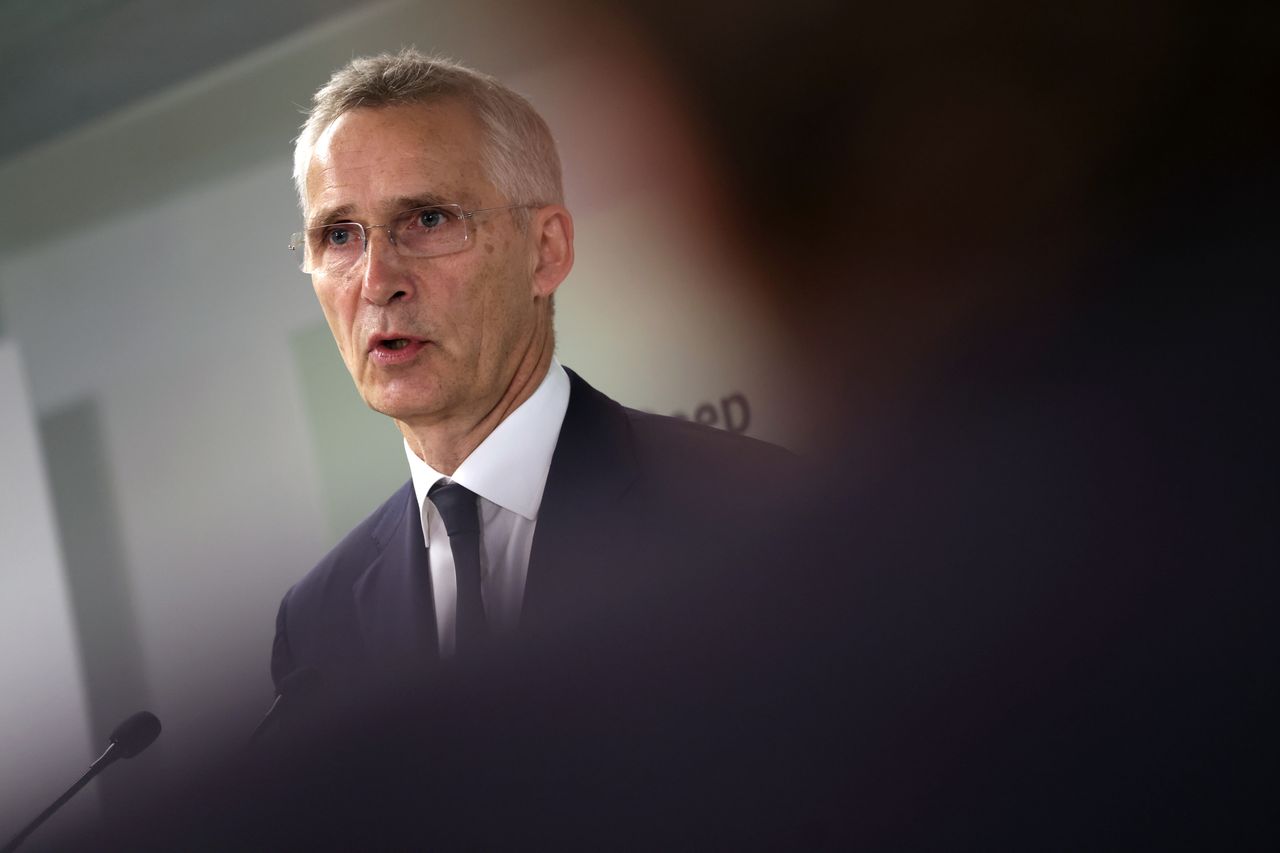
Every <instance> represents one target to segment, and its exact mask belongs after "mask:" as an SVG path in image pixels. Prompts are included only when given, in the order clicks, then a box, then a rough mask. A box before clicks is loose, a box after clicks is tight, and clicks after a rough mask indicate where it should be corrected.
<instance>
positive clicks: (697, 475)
mask: <svg viewBox="0 0 1280 853" xmlns="http://www.w3.org/2000/svg"><path fill="white" fill-rule="evenodd" d="M623 411H624V412H625V414H626V417H627V421H628V423H629V424H630V427H631V433H632V436H633V443H634V446H635V453H636V458H637V462H638V463H639V466H640V469H641V471H643V472H645V473H646V475H647V478H648V480H649V481H650V483H651V484H656V485H657V487H658V488H660V489H664V490H666V489H669V487H671V486H673V485H676V484H678V487H679V488H680V489H681V491H682V492H683V493H684V494H685V495H686V496H687V497H688V498H689V499H690V500H698V499H708V500H714V501H721V502H723V501H730V502H737V501H738V500H745V499H747V498H748V496H749V495H751V494H754V493H757V492H758V491H759V490H760V489H761V488H762V487H763V486H765V485H766V484H770V483H774V484H782V483H788V482H790V481H792V480H794V479H796V477H797V476H798V472H799V459H798V457H796V455H795V454H793V453H792V452H791V451H789V450H786V449H784V448H782V447H779V446H777V445H775V444H769V443H768V442H765V441H760V440H759V439H755V438H750V437H748V436H745V435H740V434H735V433H730V432H726V431H724V430H721V429H716V428H715V427H710V426H707V425H705V424H699V423H693V422H691V421H686V420H682V419H680V418H674V417H669V416H666V415H655V414H651V413H649V412H641V411H637V410H635V409H628V408H625V407H624V408H623Z"/></svg>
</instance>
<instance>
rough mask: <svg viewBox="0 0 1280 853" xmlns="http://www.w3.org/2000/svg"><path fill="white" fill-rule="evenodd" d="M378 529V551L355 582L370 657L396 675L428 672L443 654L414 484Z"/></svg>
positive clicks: (362, 632)
mask: <svg viewBox="0 0 1280 853" xmlns="http://www.w3.org/2000/svg"><path fill="white" fill-rule="evenodd" d="M397 499H398V500H397V501H395V502H394V503H397V504H399V509H398V510H393V511H390V512H388V513H387V515H386V517H385V518H384V519H383V521H382V522H381V523H380V524H379V525H378V526H377V527H376V528H374V532H373V538H374V541H375V544H376V546H377V548H378V555H377V557H375V558H374V560H373V562H371V563H370V564H369V567H368V568H367V569H366V570H365V571H364V573H363V574H361V575H360V577H359V578H358V579H357V580H356V582H355V584H354V586H353V594H354V598H355V605H356V613H357V616H358V619H359V622H360V630H361V634H362V636H363V639H364V644H365V648H366V650H367V652H368V656H369V659H370V660H371V661H374V662H376V663H375V665H377V666H379V667H381V668H383V669H386V670H389V671H390V673H391V674H403V673H405V672H406V671H407V672H414V671H416V672H424V671H425V670H426V669H427V668H428V667H429V666H430V665H431V664H432V663H434V662H435V661H436V660H438V658H439V651H438V648H437V639H436V620H435V606H434V604H433V601H432V595H431V571H430V568H429V565H428V562H427V549H426V547H425V546H424V545H423V540H422V517H421V513H420V512H419V510H418V506H417V498H416V497H415V495H414V491H413V484H412V483H411V482H410V483H408V484H406V485H405V487H404V488H402V489H401V490H400V492H399V493H397Z"/></svg>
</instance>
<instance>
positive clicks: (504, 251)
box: [306, 100, 550, 426]
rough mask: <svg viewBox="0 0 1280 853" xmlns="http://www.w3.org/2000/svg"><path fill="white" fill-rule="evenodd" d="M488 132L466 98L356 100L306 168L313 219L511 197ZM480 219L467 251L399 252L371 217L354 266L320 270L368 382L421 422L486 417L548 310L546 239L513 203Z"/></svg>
mask: <svg viewBox="0 0 1280 853" xmlns="http://www.w3.org/2000/svg"><path fill="white" fill-rule="evenodd" d="M482 144H483V131H482V129H481V126H480V124H479V122H478V121H477V120H476V119H475V117H474V116H473V115H472V113H471V111H470V110H469V109H468V108H467V107H465V106H464V105H462V104H460V103H457V102H455V101H448V100H444V101H439V102H434V103H430V104H412V105H405V106H394V107H380V108H367V109H357V110H354V111H352V112H349V113H346V114H344V115H343V116H341V117H340V118H338V120H337V121H335V122H334V123H333V124H332V125H330V126H329V128H328V129H327V130H326V131H325V132H324V133H323V134H322V135H321V136H320V138H319V140H318V141H317V144H316V148H315V153H314V154H313V155H312V158H311V164H310V166H309V168H308V169H307V180H306V194H307V224H308V225H321V224H326V223H329V222H335V221H351V222H359V223H361V224H363V225H365V226H368V225H371V224H374V225H376V224H381V223H386V222H390V221H391V220H392V218H393V217H394V216H395V215H396V214H397V213H399V212H401V211H403V210H407V209H409V208H413V207H419V206H423V205H429V204H434V203H457V204H460V205H461V206H462V208H463V209H464V210H474V209H478V208H487V207H497V206H501V205H505V204H509V203H511V201H513V200H512V199H506V198H503V197H502V196H501V195H499V193H498V191H497V190H496V189H495V188H494V187H493V185H492V183H490V181H489V179H488V177H487V176H486V175H485V173H484V170H483V168H482V167H481V162H480V155H481V150H482ZM471 225H472V240H471V242H470V243H469V244H468V245H467V246H466V247H465V248H464V249H463V250H462V251H460V252H456V253H454V254H450V255H443V256H440V257H434V258H405V257H401V256H400V255H399V254H398V252H397V249H396V247H395V246H393V245H391V244H390V243H389V242H388V239H387V232H386V231H385V230H384V229H380V228H379V229H368V240H369V242H368V246H367V248H366V251H365V255H364V257H363V258H362V259H361V260H360V261H359V262H358V263H357V264H356V266H355V267H354V268H353V269H352V270H351V271H350V272H349V273H347V274H346V275H345V276H339V277H334V276H332V275H325V274H323V273H321V274H318V275H313V276H312V284H313V285H314V287H315V291H316V296H317V297H318V298H319V300H320V305H321V307H322V308H323V309H324V314H325V318H326V319H327V320H328V321H329V328H330V329H331V330H332V331H333V337H334V340H336V341H337V344H338V349H339V350H340V351H341V353H342V358H343V360H344V361H345V362H346V365H347V369H348V370H349V371H350V372H351V377H352V379H354V380H355V383H356V388H357V389H358V390H359V391H360V394H361V396H362V397H364V400H365V402H366V403H368V405H369V406H370V408H373V409H375V410H377V411H379V412H382V413H384V414H386V415H389V416H391V417H393V418H395V419H396V420H398V421H401V422H403V423H406V424H409V425H412V426H431V425H433V424H438V423H443V422H446V421H448V420H450V419H459V418H460V419H464V420H465V419H470V420H473V421H478V420H479V419H480V418H483V417H484V416H485V415H486V414H487V413H488V412H489V411H490V410H492V409H493V408H494V407H495V406H496V405H497V403H498V401H499V400H500V399H501V398H502V396H503V394H504V392H506V390H507V388H508V386H509V385H510V383H511V380H512V377H513V375H514V374H515V373H516V370H517V368H519V367H520V365H521V362H522V359H527V358H528V357H529V352H530V350H531V348H532V347H533V346H534V342H535V339H536V338H537V337H538V335H539V334H542V333H543V331H544V327H543V325H542V324H549V322H550V311H549V310H548V308H547V305H546V298H545V297H543V298H541V299H537V298H535V292H534V287H533V284H532V277H533V270H534V267H535V266H536V255H537V252H536V248H535V247H533V246H532V244H531V240H530V238H529V237H528V236H527V235H526V234H524V233H522V232H521V230H520V229H519V227H518V226H517V225H516V222H515V219H514V218H513V213H512V212H511V211H494V212H492V213H486V214H481V215H480V216H478V217H476V218H475V219H474V220H472V223H471ZM405 340H407V341H408V343H407V344H404V343H403V341H405Z"/></svg>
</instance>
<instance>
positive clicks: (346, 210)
mask: <svg viewBox="0 0 1280 853" xmlns="http://www.w3.org/2000/svg"><path fill="white" fill-rule="evenodd" d="M457 203H458V202H450V201H445V199H444V198H443V197H442V196H438V195H436V194H435V193H422V194H419V195H402V196H397V197H396V198H393V199H392V200H391V201H390V202H389V203H388V205H387V206H388V207H392V208H394V209H395V212H396V213H400V212H402V211H405V210H413V209H414V208H417V207H432V206H434V205H437V204H457ZM352 210H353V208H352V206H351V205H349V204H341V205H338V206H337V207H333V208H329V209H328V210H323V211H321V212H320V213H319V214H318V215H317V216H316V217H315V218H313V219H312V220H311V222H310V223H308V225H307V227H308V228H316V227H319V226H322V225H332V224H334V223H335V222H354V221H355V220H354V219H352V217H351V213H352Z"/></svg>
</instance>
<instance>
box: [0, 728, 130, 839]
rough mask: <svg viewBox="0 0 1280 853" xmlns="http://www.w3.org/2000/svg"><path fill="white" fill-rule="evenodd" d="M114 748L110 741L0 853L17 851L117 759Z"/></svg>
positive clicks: (114, 744) (113, 743)
mask: <svg viewBox="0 0 1280 853" xmlns="http://www.w3.org/2000/svg"><path fill="white" fill-rule="evenodd" d="M116 746H117V745H116V743H115V742H114V741H112V742H111V744H110V745H108V746H107V749H106V751H105V752H103V753H102V755H99V756H98V760H97V761H95V762H93V763H92V764H90V765H89V769H88V770H86V771H85V774H84V775H83V776H81V777H80V778H79V779H78V780H77V781H76V783H75V784H74V785H72V786H71V787H70V788H68V789H67V790H66V792H65V793H63V795H62V796H61V797H58V799H56V800H54V801H53V805H51V806H49V808H47V809H45V810H44V811H42V812H40V814H39V815H37V816H36V819H35V820H33V821H31V823H29V824H27V825H26V826H25V827H23V829H22V831H21V832H19V833H18V834H17V835H15V836H14V837H13V840H11V841H10V842H9V843H8V844H6V845H5V846H4V847H3V848H0V853H13V851H14V850H17V849H18V845H19V844H21V843H22V842H23V841H25V840H26V838H27V836H28V835H30V834H31V833H33V832H35V831H36V829H37V828H38V827H39V826H40V824H42V823H44V822H45V821H46V820H48V819H49V816H50V815H52V814H53V813H54V812H56V811H57V810H58V809H60V808H62V807H63V806H64V805H65V804H66V802H67V800H69V799H71V798H72V797H74V796H75V795H76V794H77V793H78V792H79V790H80V789H81V788H83V787H84V786H85V785H88V784H89V783H90V782H91V781H93V778H94V777H95V776H97V775H98V774H99V773H101V772H102V771H103V770H105V769H106V768H107V766H108V765H109V764H111V762H113V761H115V760H116V759H117V758H119V757H120V755H119V753H118V752H117V751H116Z"/></svg>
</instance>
